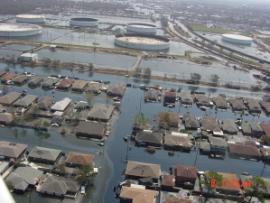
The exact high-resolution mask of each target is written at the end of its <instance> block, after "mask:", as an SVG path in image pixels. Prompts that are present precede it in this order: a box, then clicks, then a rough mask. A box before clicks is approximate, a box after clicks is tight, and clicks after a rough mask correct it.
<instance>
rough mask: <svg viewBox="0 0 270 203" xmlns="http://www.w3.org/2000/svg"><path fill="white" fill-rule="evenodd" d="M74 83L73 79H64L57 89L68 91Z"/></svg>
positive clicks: (57, 85)
mask: <svg viewBox="0 0 270 203" xmlns="http://www.w3.org/2000/svg"><path fill="white" fill-rule="evenodd" d="M73 82H74V80H72V79H67V78H65V79H62V80H60V81H59V82H58V83H57V84H56V88H57V89H60V90H68V89H69V88H70V87H71V86H72V84H73Z"/></svg>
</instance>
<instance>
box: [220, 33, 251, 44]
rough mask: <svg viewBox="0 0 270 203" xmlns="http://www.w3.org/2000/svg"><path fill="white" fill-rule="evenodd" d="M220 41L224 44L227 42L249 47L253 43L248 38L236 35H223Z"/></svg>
mask: <svg viewBox="0 0 270 203" xmlns="http://www.w3.org/2000/svg"><path fill="white" fill-rule="evenodd" d="M222 40H223V41H224V42H229V43H232V44H238V45H251V43H252V41H253V39H252V38H250V37H246V36H243V35H237V34H223V35H222Z"/></svg>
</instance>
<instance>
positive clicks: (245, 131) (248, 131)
mask: <svg viewBox="0 0 270 203" xmlns="http://www.w3.org/2000/svg"><path fill="white" fill-rule="evenodd" d="M241 129H242V132H243V135H246V136H251V134H252V133H251V126H250V122H248V121H244V122H242V124H241Z"/></svg>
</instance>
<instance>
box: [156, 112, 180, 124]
mask: <svg viewBox="0 0 270 203" xmlns="http://www.w3.org/2000/svg"><path fill="white" fill-rule="evenodd" d="M158 122H159V126H160V127H161V128H178V125H179V116H178V114H177V113H176V112H160V113H159V114H158Z"/></svg>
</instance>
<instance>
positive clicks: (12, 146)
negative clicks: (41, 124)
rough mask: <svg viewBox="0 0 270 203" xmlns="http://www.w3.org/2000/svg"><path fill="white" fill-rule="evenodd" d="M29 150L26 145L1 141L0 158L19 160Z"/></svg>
mask: <svg viewBox="0 0 270 203" xmlns="http://www.w3.org/2000/svg"><path fill="white" fill-rule="evenodd" d="M26 148H27V145H25V144H18V143H12V142H6V141H0V156H5V157H8V158H18V157H19V156H20V155H21V154H22V153H23V152H24V151H25V150H26Z"/></svg>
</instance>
